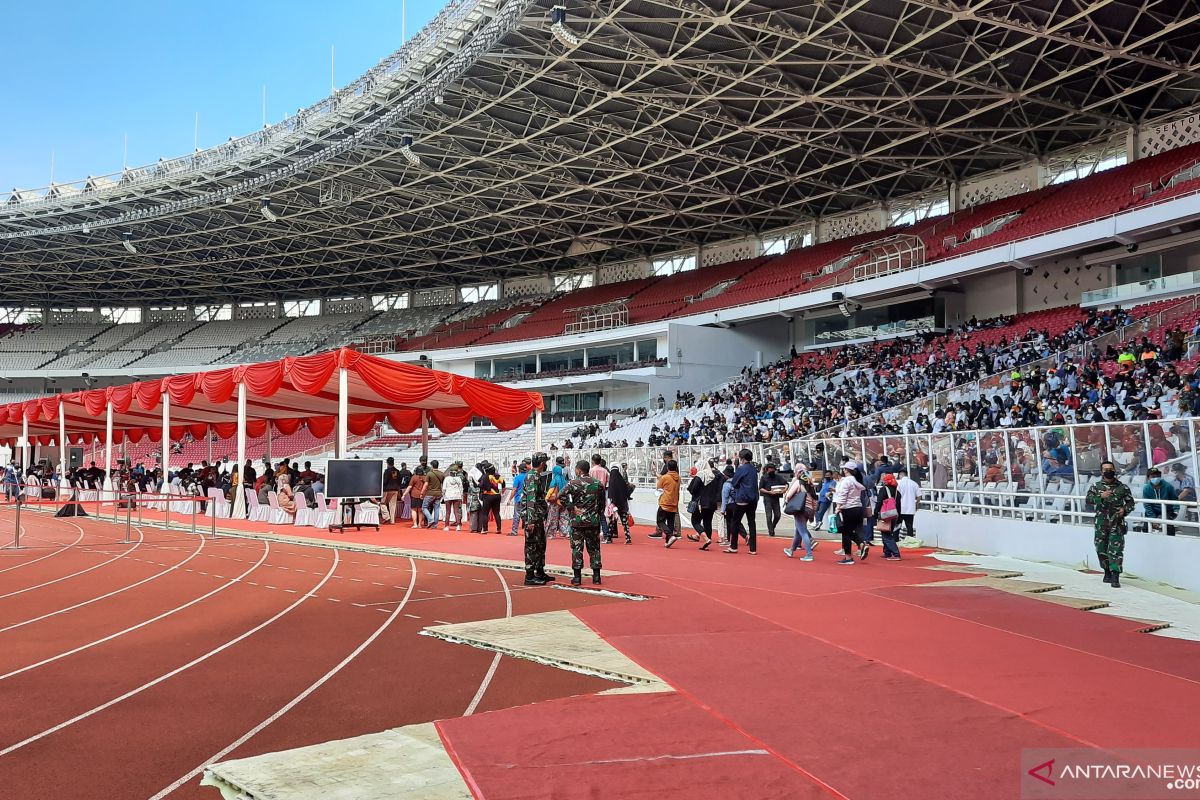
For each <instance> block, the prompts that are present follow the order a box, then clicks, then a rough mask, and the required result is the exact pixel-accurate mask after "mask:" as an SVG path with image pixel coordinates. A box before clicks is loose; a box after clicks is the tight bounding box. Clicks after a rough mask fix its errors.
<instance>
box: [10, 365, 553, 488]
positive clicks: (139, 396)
mask: <svg viewBox="0 0 1200 800" xmlns="http://www.w3.org/2000/svg"><path fill="white" fill-rule="evenodd" d="M542 409H543V401H542V396H541V395H540V394H538V393H537V392H522V391H518V390H515V389H509V388H506V387H504V386H498V385H496V384H494V383H489V382H487V381H482V380H478V379H476V378H467V377H464V376H461V375H452V374H450V373H447V372H439V371H436V370H431V369H426V368H423V367H418V366H413V365H411V364H402V363H399V362H397V361H391V360H388V359H385V358H379V357H378V356H371V355H367V354H365V353H359V352H358V351H356V350H351V349H349V348H342V349H339V350H333V351H330V352H326V353H316V354H313V355H308V356H297V357H290V358H284V359H282V360H280V361H269V362H266V363H262V364H248V365H243V366H236V367H229V368H226V369H218V370H212V371H210V372H195V373H191V374H186V375H173V376H170V377H166V378H161V379H157V378H156V379H154V380H148V381H138V382H136V383H131V384H124V385H121V386H110V387H106V388H104V389H90V390H86V391H82V392H71V393H66V394H58V395H49V396H46V397H41V398H37V399H34V400H26V401H24V402H19V403H9V404H7V405H0V440H7V441H9V444H10V446H13V447H14V451H15V448H16V447H21V448H22V452H23V459H22V463H23V464H24V465H26V466H27V465H28V464H29V446H30V445H31V444H32V443H33V442H35V441H36V442H38V443H41V444H45V445H48V444H51V443H52V442H53V443H55V444H62V443H63V442H73V443H90V442H93V441H98V442H101V443H103V444H105V445H107V444H108V443H109V442H111V443H112V444H113V445H116V444H120V443H122V442H125V441H129V442H136V441H140V440H141V439H142V438H144V437H149V438H150V439H151V440H152V441H161V442H162V445H163V466H164V469H165V467H166V464H167V463H168V457H169V455H170V447H171V442H172V441H180V440H181V439H183V438H184V436H185V435H186V434H188V433H190V434H191V435H192V437H193V438H196V439H199V438H200V437H203V436H208V435H210V433H216V434H217V436H219V437H220V438H223V439H228V438H232V437H237V464H238V465H239V467H240V466H241V465H244V464H245V463H246V436H247V434H249V435H251V436H262V435H263V434H264V433H265V432H266V431H267V430H268V426H269V427H270V428H271V429H273V430H276V431H278V432H280V433H282V434H290V433H295V432H296V431H297V430H298V429H299V428H300V427H301V426H306V427H307V428H308V429H309V430H310V431H311V432H312V433H313V435H314V436H317V437H324V436H328V435H329V434H330V433H332V432H334V431H335V430H336V431H337V439H336V452H337V454H338V455H339V456H344V455H345V453H346V446H347V436H348V434H349V433H355V434H364V433H366V432H368V431H369V430H370V429H371V428H372V427H373V426H374V425H375V424H376V423H378V422H380V421H381V420H384V419H386V420H387V421H388V423H389V424H390V425H391V426H392V427H393V428H395V429H396V430H397V431H400V432H402V433H409V432H411V431H414V430H417V429H418V428H420V429H421V430H422V432H423V433H427V431H428V425H429V424H430V423H432V424H433V425H434V426H436V427H437V428H438V429H439V430H441V431H443V432H445V433H453V432H454V431H457V430H460V429H461V428H463V427H464V426H466V425H467V423H469V422H470V421H471V419H472V418H474V417H482V418H484V419H487V420H489V421H490V422H491V423H492V424H494V425H495V426H496V427H497V428H500V429H501V430H512V429H513V428H516V427H519V426H520V425H522V424H523V423H525V422H526V421H527V420H528V419H529V418H530V416H531V415H534V442H535V449H539V448H540V447H541V418H542V414H541V412H542ZM18 437H21V438H18ZM59 451H60V462H62V469H63V471H64V472H65V459H66V456H65V453H66V448H65V447H60V448H59ZM111 452H112V448H111V447H106V448H105V457H104V471H105V475H107V474H109V472H110V471H111V467H112V455H111ZM238 499H240V498H238Z"/></svg>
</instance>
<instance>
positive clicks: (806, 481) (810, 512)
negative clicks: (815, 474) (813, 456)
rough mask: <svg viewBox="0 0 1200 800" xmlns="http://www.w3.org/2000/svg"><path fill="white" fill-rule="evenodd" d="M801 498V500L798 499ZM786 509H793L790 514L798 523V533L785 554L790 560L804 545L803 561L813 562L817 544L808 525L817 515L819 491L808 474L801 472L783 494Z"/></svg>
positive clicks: (794, 535) (784, 550) (784, 551)
mask: <svg viewBox="0 0 1200 800" xmlns="http://www.w3.org/2000/svg"><path fill="white" fill-rule="evenodd" d="M797 498H799V499H797ZM783 503H784V508H786V509H792V510H791V511H789V513H790V514H791V515H792V519H793V520H795V523H796V532H795V533H794V534H793V535H792V546H791V547H785V548H783V554H784V555H785V556H787V557H788V558H791V557H792V554H793V553H795V552H796V548H797V547H799V546H800V545H804V555H803V556H802V557H801V558H800V560H801V561H812V560H813V550H815V549H816V547H817V545H816V542H814V541H813V537H812V534H811V533H810V532H809V530H808V523H809V522H810V521H811V520H812V519H813V518H814V517H816V514H817V489H816V487H814V486H813V485H812V482H811V480H810V478H809V475H808V473H807V472H801V473H799V474H798V475H796V477H794V478H792V481H791V483H789V484H788V487H787V490H786V491H785V492H784V493H783Z"/></svg>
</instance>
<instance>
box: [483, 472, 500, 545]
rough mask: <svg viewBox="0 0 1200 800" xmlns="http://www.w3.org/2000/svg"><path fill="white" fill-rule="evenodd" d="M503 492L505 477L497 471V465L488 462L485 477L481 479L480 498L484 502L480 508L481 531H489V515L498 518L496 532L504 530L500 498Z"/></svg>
mask: <svg viewBox="0 0 1200 800" xmlns="http://www.w3.org/2000/svg"><path fill="white" fill-rule="evenodd" d="M503 494H504V479H503V478H501V477H500V473H499V472H497V471H496V467H495V465H493V464H488V465H487V466H486V468H485V469H484V471H483V477H482V478H480V479H479V499H480V502H481V503H482V504H483V508H482V509H481V510H480V515H481V519H480V523H481V524H480V526H479V532H480V533H487V532H488V518H489V517H490V518H492V519H494V520H496V533H503V532H504V525H503V524H502V523H501V522H500V499H501V497H502V495H503Z"/></svg>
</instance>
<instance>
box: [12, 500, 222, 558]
mask: <svg viewBox="0 0 1200 800" xmlns="http://www.w3.org/2000/svg"><path fill="white" fill-rule="evenodd" d="M13 489H15V490H17V491H15V492H12V491H6V496H5V497H4V501H5V502H4V503H3V504H0V511H3V510H5V509H8V508H12V509H13V511H14V513H13V535H12V543H11V544H9V545H4V549H14V550H16V549H21V547H22V544H21V533H22V525H21V513H22V509H26V513H28V512H30V511H34V512H37V511H40V512H42V513H47V514H54V513H55V512H57V511H59V510H60V509H62V508H64V507H68V506H69V507H72V510H73V511H74V510H76V509H78V511H79V512H82V513H72V514H70V515H68V517H67V518H68V519H74V518H78V517H91V518H93V519H98V520H101V521H103V522H111V523H113V524H115V525H122V524H123V527H124V531H125V533H124V539H123V540H122V543H123V544H128V543H129V542H131V541H132V538H131V531H132V529H133V527H134V526H135V525H137V526H138V527H141V526H145V525H151V526H156V527H157V526H162V527H164V528H166V529H167V530H183V531H186V532H189V533H192V534H195V533H197V531H199V533H200V534H201V535H203V534H204V533H205V531H204V530H203V528H204V526H203V525H201V524H198V523H199V517H200V516H202V515H204V514H205V513H206V510H207V504H208V503H209V502H210V501H209V498H207V497H198V496H195V495H185V494H160V493H156V492H129V491H124V490H117V489H110V490H97V489H85V490H78V489H72V490H63V492H62V493H61V494H60V493H59V492H58V490H57V488H56V487H54V486H46V487H43V486H40V485H33V484H28V485H24V486H19V487H13ZM6 490H7V487H6ZM43 490H46V491H49V492H52V493H53V495H54V496H53V497H49V498H44V497H43V495H42V492H43ZM35 494H36V497H35ZM143 511H152V512H155V515H154V516H153V517H149V518H147V517H145V516H144V514H143ZM135 515H136V518H135ZM172 515H174V520H172ZM208 516H209V521H208V523H207V527H208V529H209V530H208V534H209V535H210V536H212V537H213V538H216V536H217V516H216V515H215V514H208ZM135 520H136V521H135Z"/></svg>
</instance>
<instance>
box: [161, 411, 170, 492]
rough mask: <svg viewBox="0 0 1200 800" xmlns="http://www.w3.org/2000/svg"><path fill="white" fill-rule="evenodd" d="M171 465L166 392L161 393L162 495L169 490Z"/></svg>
mask: <svg viewBox="0 0 1200 800" xmlns="http://www.w3.org/2000/svg"><path fill="white" fill-rule="evenodd" d="M170 463H171V395H169V394H167V393H166V392H163V393H162V470H163V485H162V493H163V494H167V493H168V492H169V491H170V488H171V481H170V478H169V477H168V475H167V473H168V472H170V471H171V470H170V468H169V467H168V466H167V465H168V464H170Z"/></svg>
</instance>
